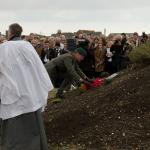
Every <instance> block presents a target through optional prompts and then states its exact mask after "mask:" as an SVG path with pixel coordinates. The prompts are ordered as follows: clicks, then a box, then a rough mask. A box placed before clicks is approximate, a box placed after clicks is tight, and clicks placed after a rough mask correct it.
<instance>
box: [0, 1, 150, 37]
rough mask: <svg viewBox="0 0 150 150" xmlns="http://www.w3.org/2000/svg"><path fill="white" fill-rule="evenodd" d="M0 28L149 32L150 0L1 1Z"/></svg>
mask: <svg viewBox="0 0 150 150" xmlns="http://www.w3.org/2000/svg"><path fill="white" fill-rule="evenodd" d="M0 2H1V3H0V31H1V32H2V33H4V32H5V30H6V29H7V28H8V26H9V24H11V23H14V22H17V23H19V24H21V25H22V26H23V29H24V34H28V33H30V32H35V33H42V34H46V35H50V34H51V33H55V32H56V31H57V30H58V29H61V30H62V31H64V32H66V31H70V32H73V31H77V30H78V29H91V30H95V31H102V32H103V30H104V28H106V31H107V34H108V33H110V32H134V31H137V32H139V33H141V32H142V31H145V32H148V33H150V15H149V14H150V0H0Z"/></svg>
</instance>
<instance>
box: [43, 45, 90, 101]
mask: <svg viewBox="0 0 150 150" xmlns="http://www.w3.org/2000/svg"><path fill="white" fill-rule="evenodd" d="M86 55H87V52H86V51H85V50H84V49H83V48H77V49H76V50H75V51H74V52H72V53H66V54H63V55H61V56H59V57H57V58H55V59H53V60H52V61H50V62H48V63H46V64H45V67H46V70H47V72H48V74H49V77H50V79H51V81H52V84H53V86H54V87H55V88H59V89H58V92H57V94H56V97H57V98H64V96H63V91H64V89H65V88H67V87H68V86H70V85H71V83H72V82H75V83H76V84H77V86H79V85H80V84H81V83H82V82H84V81H89V82H90V81H91V80H90V79H88V77H86V75H85V74H84V73H83V72H82V71H81V69H80V68H79V66H78V63H79V62H81V61H82V60H83V59H84V57H85V56H86Z"/></svg>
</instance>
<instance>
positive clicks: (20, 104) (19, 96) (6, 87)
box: [0, 40, 53, 120]
mask: <svg viewBox="0 0 150 150" xmlns="http://www.w3.org/2000/svg"><path fill="white" fill-rule="evenodd" d="M51 89H53V85H52V83H51V80H50V78H49V76H48V74H47V71H46V69H45V67H44V65H43V64H42V62H41V60H40V58H39V56H38V54H37V52H36V51H35V49H34V48H33V46H32V45H31V44H30V43H29V42H26V41H22V40H19V41H8V42H5V43H3V44H1V45H0V118H2V119H3V120H5V119H9V118H13V117H16V116H18V115H21V114H24V113H29V112H34V111H36V110H38V109H40V108H41V107H43V106H45V105H46V104H47V97H48V91H50V90H51Z"/></svg>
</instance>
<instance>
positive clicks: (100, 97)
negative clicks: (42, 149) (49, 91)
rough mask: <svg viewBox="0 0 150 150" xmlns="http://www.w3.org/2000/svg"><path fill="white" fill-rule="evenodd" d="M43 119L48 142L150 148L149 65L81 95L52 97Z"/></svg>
mask: <svg viewBox="0 0 150 150" xmlns="http://www.w3.org/2000/svg"><path fill="white" fill-rule="evenodd" d="M44 122H45V126H46V132H47V136H48V140H49V141H48V142H49V144H50V145H51V146H54V147H62V148H57V149H60V150H61V149H63V150H65V149H68V150H71V149H74V150H75V149H77V150H78V149H86V150H150V66H142V67H141V66H140V67H137V66H136V67H133V68H132V69H131V68H130V69H128V70H125V71H124V72H122V73H121V75H120V76H119V77H117V78H116V79H115V80H114V81H112V83H110V84H108V85H105V86H103V87H100V88H98V89H92V90H90V91H88V92H86V93H84V94H82V95H81V94H80V93H79V92H78V91H73V92H70V93H68V94H67V95H66V99H64V100H63V101H62V102H61V103H59V104H52V103H51V102H50V101H49V104H48V107H47V109H46V112H45V114H44ZM72 145H74V146H72ZM71 146H72V147H73V148H71ZM52 149H54V148H52Z"/></svg>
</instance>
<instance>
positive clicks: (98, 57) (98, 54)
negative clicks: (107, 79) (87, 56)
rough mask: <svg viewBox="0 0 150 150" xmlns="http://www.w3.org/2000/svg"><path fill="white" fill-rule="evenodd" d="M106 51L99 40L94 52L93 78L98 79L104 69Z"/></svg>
mask: <svg viewBox="0 0 150 150" xmlns="http://www.w3.org/2000/svg"><path fill="white" fill-rule="evenodd" d="M105 58H106V50H105V48H104V47H103V43H102V41H101V40H100V41H99V42H98V45H97V47H96V50H95V76H96V77H99V76H100V75H101V73H102V72H103V71H104V69H105Z"/></svg>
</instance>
